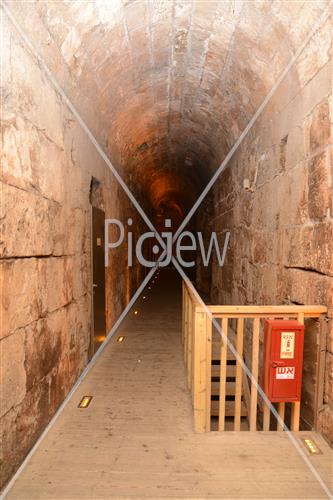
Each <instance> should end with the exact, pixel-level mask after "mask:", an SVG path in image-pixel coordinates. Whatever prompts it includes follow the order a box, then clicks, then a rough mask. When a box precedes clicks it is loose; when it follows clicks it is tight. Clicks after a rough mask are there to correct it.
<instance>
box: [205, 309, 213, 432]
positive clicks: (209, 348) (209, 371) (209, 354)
mask: <svg viewBox="0 0 333 500" xmlns="http://www.w3.org/2000/svg"><path fill="white" fill-rule="evenodd" d="M206 332H207V335H206V432H208V431H210V419H211V404H212V403H211V394H212V345H213V344H212V340H213V335H212V334H213V332H212V319H211V317H210V316H209V315H208V314H206Z"/></svg>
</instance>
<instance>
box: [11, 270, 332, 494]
mask: <svg viewBox="0 0 333 500" xmlns="http://www.w3.org/2000/svg"><path fill="white" fill-rule="evenodd" d="M178 285H179V283H178ZM175 286H177V276H176V275H174V276H170V271H165V272H161V274H160V276H159V278H158V280H157V282H156V283H155V284H154V286H153V288H152V290H151V291H149V293H148V294H147V293H145V295H147V299H146V300H145V301H140V300H139V301H138V303H137V304H136V308H137V309H138V310H139V314H138V315H137V316H134V315H133V314H130V316H129V317H128V319H127V320H126V322H125V323H124V324H123V325H122V327H121V329H120V331H119V333H117V335H116V336H118V335H120V334H122V335H124V336H125V340H124V342H122V343H117V342H116V339H114V340H113V341H112V342H111V344H110V345H109V346H108V347H107V349H106V350H105V351H104V353H103V355H102V357H101V358H100V359H99V360H98V362H97V364H96V365H95V367H94V369H93V370H92V371H91V372H90V373H89V374H88V376H87V378H86V379H85V380H84V382H83V383H82V385H81V386H80V387H79V389H78V390H77V392H76V394H75V395H74V397H73V398H72V400H71V401H70V402H69V404H68V405H67V406H66V409H65V410H64V412H63V413H62V414H61V416H60V417H59V419H58V420H57V422H56V423H55V425H54V427H53V428H52V430H51V431H50V432H49V433H48V435H47V436H46V438H45V439H44V440H43V442H42V444H41V445H40V447H39V448H38V450H37V452H36V453H35V455H34V456H33V457H32V459H31V460H30V462H29V464H28V466H27V467H26V468H25V469H24V471H23V472H22V473H21V475H20V476H19V478H18V480H17V481H16V483H15V485H14V487H13V489H12V490H11V491H10V493H9V495H8V498H9V499H12V500H13V499H16V500H18V499H20V500H38V499H42V500H48V499H53V500H72V499H73V500H74V499H90V500H91V499H110V498H121V499H125V498H128V499H129V498H131V499H133V498H135V499H140V498H151V499H155V498H156V499H157V498H165V499H166V498H178V499H180V498H188V499H189V498H201V499H206V498H219V499H220V498H235V499H236V498H244V499H249V498H265V499H267V498H298V499H300V498H316V499H317V498H325V495H324V493H323V491H322V490H321V488H320V486H319V483H318V482H317V481H316V480H315V478H314V476H313V475H312V474H311V472H310V471H309V469H308V468H307V467H306V465H305V464H304V462H303V461H302V459H301V458H300V455H299V454H298V452H297V451H296V450H295V448H294V447H293V446H292V444H291V442H290V441H289V439H288V437H287V434H286V433H284V432H272V431H271V432H266V433H265V432H246V431H241V432H237V433H236V432H228V431H226V432H209V433H203V434H195V433H194V432H193V417H192V416H193V410H192V405H191V399H190V393H189V390H188V388H187V381H186V371H185V367H184V362H183V354H182V346H181V326H180V317H181V310H180V297H181V290H180V286H179V288H178V291H175ZM170 287H172V290H171V289H170ZM214 387H215V386H214ZM85 394H91V395H93V400H92V402H91V405H90V406H89V407H88V408H87V409H86V410H82V409H78V408H77V404H78V402H79V400H80V399H81V397H82V396H83V395H85ZM227 403H228V404H229V403H231V404H234V403H233V402H227ZM214 404H216V403H214ZM217 404H218V403H217ZM295 436H297V440H298V442H300V437H301V436H302V433H297V434H295ZM306 436H311V437H312V438H313V439H315V441H316V442H317V444H318V446H319V447H320V449H321V450H322V451H323V454H322V455H317V456H311V457H309V459H310V461H311V463H312V464H313V465H314V466H315V467H318V471H319V473H320V474H321V475H322V477H323V478H324V479H325V481H326V482H327V483H328V482H329V481H330V464H331V456H330V449H329V447H328V445H327V444H326V443H325V442H324V441H323V440H322V438H320V436H318V435H315V434H313V433H309V432H307V433H306Z"/></svg>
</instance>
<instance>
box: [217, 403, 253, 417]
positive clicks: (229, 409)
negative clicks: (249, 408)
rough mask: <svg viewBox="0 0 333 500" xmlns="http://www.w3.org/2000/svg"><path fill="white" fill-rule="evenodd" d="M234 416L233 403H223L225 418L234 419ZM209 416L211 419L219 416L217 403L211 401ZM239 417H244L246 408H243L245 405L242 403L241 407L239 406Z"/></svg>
mask: <svg viewBox="0 0 333 500" xmlns="http://www.w3.org/2000/svg"><path fill="white" fill-rule="evenodd" d="M234 415H235V402H234V401H226V402H225V416H226V417H234ZM211 416H212V417H218V416H219V401H212V404H211ZM241 417H246V407H245V404H244V402H243V401H242V405H241Z"/></svg>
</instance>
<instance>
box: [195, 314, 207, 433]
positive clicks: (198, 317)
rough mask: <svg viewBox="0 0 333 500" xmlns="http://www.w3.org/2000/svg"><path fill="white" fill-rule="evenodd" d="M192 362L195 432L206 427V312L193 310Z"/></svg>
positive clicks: (201, 430)
mask: <svg viewBox="0 0 333 500" xmlns="http://www.w3.org/2000/svg"><path fill="white" fill-rule="evenodd" d="M194 353H195V355H194V363H193V375H194V376H193V406H194V426H195V430H196V431H197V432H203V431H205V429H206V389H207V370H206V360H207V320H206V313H203V312H197V311H195V322H194Z"/></svg>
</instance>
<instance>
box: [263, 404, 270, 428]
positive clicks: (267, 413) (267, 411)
mask: <svg viewBox="0 0 333 500" xmlns="http://www.w3.org/2000/svg"><path fill="white" fill-rule="evenodd" d="M263 413H264V417H263V426H262V430H263V431H269V428H270V420H271V410H270V408H269V406H267V405H266V403H265V402H264V409H263Z"/></svg>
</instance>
